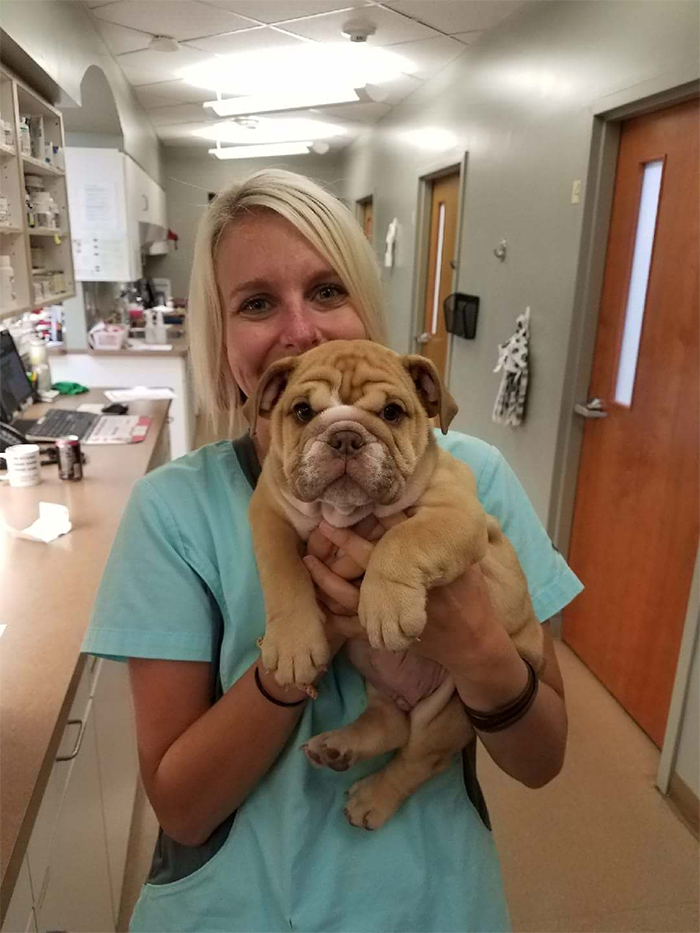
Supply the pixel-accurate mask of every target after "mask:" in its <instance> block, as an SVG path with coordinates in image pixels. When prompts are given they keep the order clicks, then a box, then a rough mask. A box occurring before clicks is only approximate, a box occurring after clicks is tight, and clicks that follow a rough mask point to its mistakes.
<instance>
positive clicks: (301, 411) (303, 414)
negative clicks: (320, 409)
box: [292, 402, 314, 424]
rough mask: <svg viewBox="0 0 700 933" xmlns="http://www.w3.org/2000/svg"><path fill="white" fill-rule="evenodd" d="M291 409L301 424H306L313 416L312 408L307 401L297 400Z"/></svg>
mask: <svg viewBox="0 0 700 933" xmlns="http://www.w3.org/2000/svg"><path fill="white" fill-rule="evenodd" d="M292 411H293V412H294V414H295V415H296V417H297V420H298V421H301V423H302V424H308V423H309V421H311V419H312V418H313V416H314V410H313V408H312V407H311V405H309V403H308V402H297V404H296V405H295V406H294V408H292Z"/></svg>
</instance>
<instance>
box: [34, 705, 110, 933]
mask: <svg viewBox="0 0 700 933" xmlns="http://www.w3.org/2000/svg"><path fill="white" fill-rule="evenodd" d="M93 712H94V711H93V709H92V701H91V702H90V703H89V704H88V708H87V710H86V714H85V716H86V718H85V727H84V729H83V740H82V744H81V746H80V750H79V752H78V755H77V757H76V759H75V765H74V767H73V770H72V772H71V776H70V780H69V782H68V787H67V789H66V796H65V798H64V800H63V805H62V807H61V812H60V814H59V818H58V824H57V826H56V832H55V834H54V839H53V844H52V846H51V852H50V856H49V867H48V873H47V881H46V886H45V888H44V891H43V896H42V898H41V900H40V901H38V902H37V904H36V911H37V920H38V926H39V929H40V930H41V931H42V933H48V931H51V930H70V931H71V933H95V931H100V933H108V931H112V930H114V928H115V924H114V909H113V906H112V893H111V887H110V874H109V862H108V858H107V843H106V839H105V829H104V822H103V813H102V799H101V794H100V776H99V766H98V761H97V741H96V736H95V717H94V715H93Z"/></svg>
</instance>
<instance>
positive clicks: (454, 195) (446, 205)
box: [417, 171, 459, 380]
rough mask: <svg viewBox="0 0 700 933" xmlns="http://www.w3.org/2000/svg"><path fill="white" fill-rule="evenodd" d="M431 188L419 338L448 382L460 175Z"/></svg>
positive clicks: (421, 349) (444, 178)
mask: <svg viewBox="0 0 700 933" xmlns="http://www.w3.org/2000/svg"><path fill="white" fill-rule="evenodd" d="M431 187H432V192H431V208H430V246H429V251H428V276H427V284H426V288H425V298H424V311H423V332H422V334H421V336H420V337H417V343H418V352H419V353H422V354H423V356H427V357H428V359H430V360H432V362H433V363H434V364H435V366H436V367H437V370H438V372H439V373H440V375H441V377H442V378H443V380H444V378H445V364H446V362H447V331H446V330H445V315H444V313H443V310H442V303H443V301H444V300H445V298H447V296H448V295H449V294H450V292H451V291H452V278H453V272H454V266H453V262H454V260H455V248H456V241H457V212H458V208H459V172H458V171H457V172H453V173H452V174H450V175H443V176H442V177H441V178H436V179H435V181H434V182H432V185H431Z"/></svg>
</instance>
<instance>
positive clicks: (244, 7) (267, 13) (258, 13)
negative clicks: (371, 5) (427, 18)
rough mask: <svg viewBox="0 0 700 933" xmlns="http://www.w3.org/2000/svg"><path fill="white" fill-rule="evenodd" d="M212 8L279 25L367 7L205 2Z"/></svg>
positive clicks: (314, 1) (311, 0)
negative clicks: (309, 17)
mask: <svg viewBox="0 0 700 933" xmlns="http://www.w3.org/2000/svg"><path fill="white" fill-rule="evenodd" d="M203 2H205V3H210V4H212V6H218V7H221V8H222V9H224V10H228V11H229V12H230V13H240V15H241V16H249V17H250V18H251V19H257V20H259V21H260V22H261V23H279V22H282V21H283V20H288V19H298V18H299V17H300V16H315V15H316V14H317V13H329V12H333V11H335V10H348V9H351V8H353V7H360V6H365V0H203Z"/></svg>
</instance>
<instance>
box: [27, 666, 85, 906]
mask: <svg viewBox="0 0 700 933" xmlns="http://www.w3.org/2000/svg"><path fill="white" fill-rule="evenodd" d="M101 665H102V660H101V658H93V657H88V658H87V660H86V662H85V667H84V669H83V673H82V676H81V678H80V683H79V684H78V689H77V690H76V693H75V697H74V699H73V703H72V705H71V709H70V713H69V714H68V721H67V722H66V725H65V728H64V730H63V736H62V737H61V741H60V743H59V746H58V751H57V752H56V760H55V761H54V764H53V768H52V769H51V775H50V777H49V780H48V783H47V785H46V789H45V791H44V796H43V797H42V800H41V804H40V806H39V812H38V813H37V817H36V820H35V822H34V827H33V829H32V834H31V836H30V837H29V843H28V845H27V860H28V863H29V871H30V873H31V877H32V884H33V887H34V897H35V900H36V901H39V900H40V895H41V891H42V888H43V886H44V883H45V880H46V870H47V868H48V862H49V851H50V849H51V841H52V839H53V835H54V831H55V829H56V824H57V822H58V816H59V813H60V811H61V804H62V803H63V798H64V796H65V793H66V787H67V786H68V781H69V779H70V774H71V770H72V767H73V761H74V756H75V753H76V749H77V748H78V746H79V743H80V742H81V741H82V733H83V729H84V723H86V722H87V716H88V713H89V710H90V706H91V704H92V697H93V695H94V693H95V690H96V687H97V681H98V678H99V674H100V670H101ZM60 759H63V760H60Z"/></svg>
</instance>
